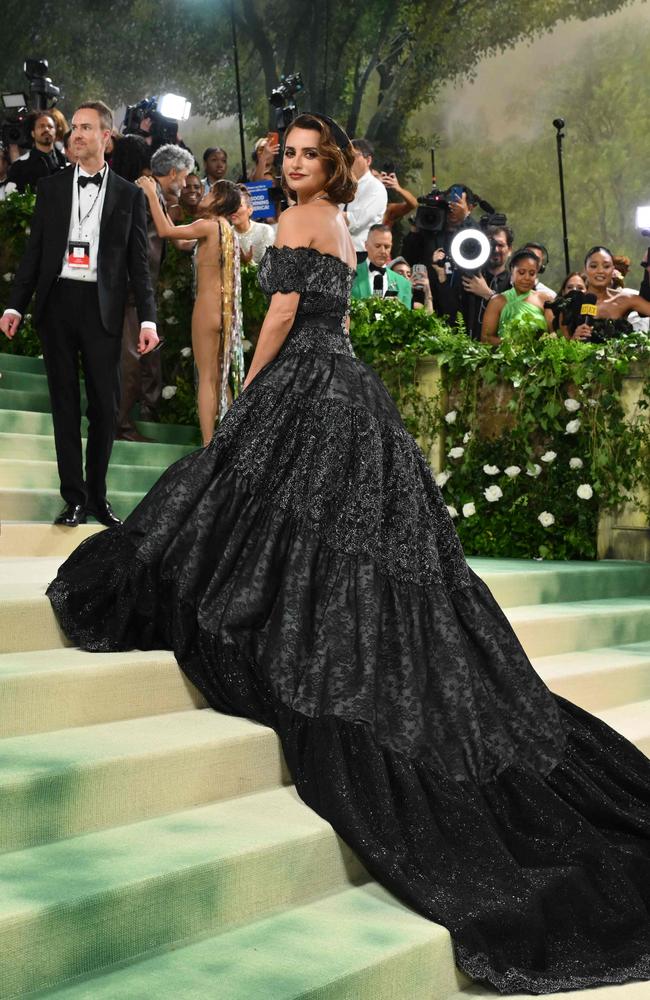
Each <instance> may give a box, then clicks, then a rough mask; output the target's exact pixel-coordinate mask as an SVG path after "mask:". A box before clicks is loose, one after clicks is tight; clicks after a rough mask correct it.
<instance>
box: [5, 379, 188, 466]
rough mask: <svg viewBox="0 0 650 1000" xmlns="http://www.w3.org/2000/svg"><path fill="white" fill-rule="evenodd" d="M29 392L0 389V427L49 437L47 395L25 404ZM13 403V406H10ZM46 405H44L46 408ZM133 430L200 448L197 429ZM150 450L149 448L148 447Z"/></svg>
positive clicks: (148, 426) (145, 426)
mask: <svg viewBox="0 0 650 1000" xmlns="http://www.w3.org/2000/svg"><path fill="white" fill-rule="evenodd" d="M29 395H30V394H29V393H24V392H18V391H17V390H15V389H0V409H1V410H2V411H3V412H2V419H1V420H0V425H1V426H2V430H3V431H4V432H5V433H9V432H13V433H16V434H51V433H52V413H51V411H50V401H49V396H47V398H45V397H43V398H41V396H40V395H39V396H38V404H39V405H37V406H33V407H30V406H29V405H28V402H29V400H28V398H27V397H28V396H29ZM12 403H15V404H16V405H12ZM46 404H47V405H46ZM87 427H88V421H87V419H86V418H85V417H82V419H81V430H82V434H85V432H86V430H87ZM136 427H138V429H139V430H140V433H141V434H144V436H145V437H150V438H153V439H154V440H155V441H157V442H159V443H160V444H176V445H185V446H186V447H187V450H189V451H192V450H193V449H194V448H198V447H200V445H201V434H200V431H199V429H198V427H184V426H181V425H179V424H158V423H148V422H145V421H140V420H138V421H136ZM149 447H151V446H149Z"/></svg>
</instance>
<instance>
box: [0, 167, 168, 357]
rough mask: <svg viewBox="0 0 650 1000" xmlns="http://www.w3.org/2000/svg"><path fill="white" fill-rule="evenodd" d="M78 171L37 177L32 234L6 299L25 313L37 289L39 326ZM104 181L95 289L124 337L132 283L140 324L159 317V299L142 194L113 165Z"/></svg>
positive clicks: (112, 327) (107, 322)
mask: <svg viewBox="0 0 650 1000" xmlns="http://www.w3.org/2000/svg"><path fill="white" fill-rule="evenodd" d="M74 174H75V171H74V169H73V168H72V167H68V168H67V169H66V170H61V171H60V172H59V173H57V174H53V175H52V176H51V177H44V178H43V179H42V180H40V181H39V183H38V189H37V194H36V208H35V210H34V215H33V217H32V223H31V233H30V235H29V240H28V242H27V247H26V249H25V253H24V255H23V258H22V260H21V262H20V264H19V265H18V270H17V271H16V276H15V278H14V282H13V286H12V289H11V293H10V296H9V302H8V303H7V305H8V307H9V308H10V309H15V310H16V311H17V312H19V313H21V314H22V315H24V314H25V312H26V311H27V307H28V306H29V303H30V300H31V297H32V295H33V294H34V291H36V303H35V307H34V322H35V324H36V325H37V326H38V323H39V321H40V320H42V318H43V316H44V314H45V312H46V310H47V300H48V296H49V294H50V292H51V291H52V288H53V287H54V283H55V281H56V279H57V277H58V275H59V273H60V271H61V265H62V262H63V255H64V253H65V252H66V250H67V248H68V232H69V227H70V212H71V211H72V185H73V183H74ZM105 184H106V194H105V195H104V205H103V208H102V217H101V222H100V227H99V250H98V255H97V294H98V297H99V312H100V315H101V319H102V323H103V325H104V327H105V328H106V330H107V331H108V332H109V333H110V334H111V335H112V336H114V337H121V335H122V323H123V320H124V307H125V305H126V296H127V286H128V283H129V282H130V284H131V288H132V290H133V295H134V298H135V303H136V306H137V311H138V318H139V320H140V322H141V323H142V322H145V321H149V322H152V323H155V322H156V303H155V296H154V290H153V287H152V284H151V276H150V274H149V261H148V246H147V218H146V212H145V199H144V193H143V192H142V190H141V189H140V188H139V187H136V185H135V184H131V183H130V182H129V181H125V180H124V178H123V177H120V176H119V175H118V174H115V173H113V171H112V170H110V169H109V170H108V171H107V176H106V180H105Z"/></svg>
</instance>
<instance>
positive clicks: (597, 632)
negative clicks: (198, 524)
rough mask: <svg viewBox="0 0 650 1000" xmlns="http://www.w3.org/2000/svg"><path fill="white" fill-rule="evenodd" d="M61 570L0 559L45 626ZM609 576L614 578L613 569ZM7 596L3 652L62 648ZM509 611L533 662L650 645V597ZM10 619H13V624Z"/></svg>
mask: <svg viewBox="0 0 650 1000" xmlns="http://www.w3.org/2000/svg"><path fill="white" fill-rule="evenodd" d="M18 492H21V491H18ZM22 493H23V494H28V493H30V491H29V490H25V491H22ZM2 495H3V491H2V490H0V509H1V507H2ZM39 495H40V494H39ZM123 497H129V498H130V502H131V503H132V505H133V506H135V504H136V502H137V496H136V495H135V494H125V493H123V494H120V493H114V494H113V495H112V499H115V500H116V502H115V504H114V506H115V509H116V511H117V512H118V513H119V512H120V511H123V510H124V507H125V506H126V503H125V502H123V501H122V500H121V498H123ZM59 509H60V498H59V500H58V506H57V505H54V510H56V511H57V512H58V510H59ZM70 530H72V531H74V530H76V529H70ZM59 562H60V560H59ZM56 565H57V564H56V563H55V562H54V561H50V560H44V561H42V562H41V561H40V560H38V559H22V560H21V559H20V558H18V559H10V560H3V559H0V574H4V576H5V577H6V575H7V573H11V574H12V578H19V579H20V580H21V581H23V582H22V583H21V590H20V594H21V597H23V598H24V599H28V598H29V599H30V601H33V600H38V599H40V600H42V601H43V602H44V603H45V604H47V607H46V608H44V609H43V610H42V612H41V617H40V619H39V621H41V622H42V621H47V620H48V616H51V617H52V618H53V613H52V612H51V611H50V609H49V602H47V601H46V599H45V598H44V597H43V596H42V595H43V594H44V592H45V588H46V586H47V584H48V583H49V581H50V580H51V579H53V577H54V576H55V575H56ZM607 572H608V573H609V572H610V571H609V569H608V570H607ZM16 575H17V576H16ZM614 575H616V571H615V570H614V571H613V572H612V576H614ZM0 578H3V577H0ZM3 593H4V594H6V596H7V597H10V598H11V600H12V606H11V609H9V608H5V607H4V606H3V605H2V604H0V652H12V651H15V650H20V649H25V648H26V647H25V643H26V642H29V647H28V648H30V649H49V648H54V647H55V646H57V645H59V644H60V643H59V642H57V641H56V640H55V641H52V638H51V637H52V634H53V633H52V630H51V628H48V629H47V631H46V633H45V634H44V635H43V637H41V635H40V632H39V631H38V629H35V628H32V629H31V630H30V631H29V633H20V632H19V631H17V630H16V629H15V628H12V627H11V625H10V620H11V617H13V616H15V615H16V614H17V613H18V609H17V605H16V599H17V595H16V593H15V592H14V591H13V590H10V591H9V592H7V591H6V590H3V588H2V585H0V597H1V596H2V595H3ZM505 610H506V614H507V617H508V618H509V620H510V622H511V623H512V625H513V627H514V629H515V632H516V633H517V635H518V636H519V639H520V640H521V642H522V644H523V646H524V649H525V650H526V652H527V653H528V655H529V656H530V657H531V658H534V657H541V656H551V655H555V654H559V653H564V652H573V651H580V650H587V649H593V648H599V647H605V646H622V645H627V644H629V643H637V642H646V641H648V640H650V596H648V597H646V596H639V597H620V598H607V599H599V600H585V601H570V602H564V603H561V604H542V605H523V606H516V607H511V608H508V607H506V609H505ZM7 615H10V618H9V619H7ZM3 626H4V628H3ZM5 633H6V635H5ZM11 635H13V637H14V638H13V640H12V644H11V645H7V642H9V641H10V640H9V638H7V637H9V636H11ZM21 643H22V644H21Z"/></svg>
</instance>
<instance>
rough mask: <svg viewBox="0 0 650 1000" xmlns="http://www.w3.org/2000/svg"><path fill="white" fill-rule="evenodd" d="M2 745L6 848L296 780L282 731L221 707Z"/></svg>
mask: <svg viewBox="0 0 650 1000" xmlns="http://www.w3.org/2000/svg"><path fill="white" fill-rule="evenodd" d="M170 727H171V728H170ZM166 736H167V740H166ZM0 746H1V747H2V753H3V756H2V759H3V768H2V770H1V771H0V793H1V797H2V801H3V810H2V813H1V814H0V853H2V854H8V853H12V852H15V851H21V850H24V849H28V848H30V847H37V846H41V845H44V844H47V843H55V842H60V841H64V840H67V839H69V838H70V837H78V836H83V835H85V834H88V833H91V832H93V831H99V830H107V829H110V828H111V827H116V826H124V825H125V824H129V823H137V822H140V821H145V820H147V819H150V818H152V817H154V816H163V815H168V814H170V813H174V812H178V811H179V810H185V809H189V808H192V807H194V806H197V805H206V804H208V803H215V802H220V801H225V800H228V799H232V798H237V797H239V796H241V795H249V794H252V793H254V792H256V791H260V790H262V789H268V788H275V787H280V786H284V785H288V784H290V777H289V774H288V772H287V769H286V765H285V763H284V758H283V755H282V751H281V748H280V743H279V740H278V738H277V736H276V734H275V733H274V732H273V730H271V729H269V728H267V727H264V726H260V725H258V724H256V723H254V722H250V721H248V720H244V719H239V718H237V717H235V716H226V715H220V714H219V713H217V712H213V711H212V710H211V709H196V708H192V709H188V710H185V711H180V712H170V713H166V714H160V715H156V716H148V717H142V718H137V719H128V720H122V721H119V722H109V723H100V724H97V725H93V726H79V727H76V728H68V729H61V730H55V731H53V732H50V733H47V734H43V733H38V734H34V735H27V736H17V737H13V738H6V739H4V740H2V742H1V743H0ZM40 747H42V748H43V749H42V756H41V758H40V759H39V753H38V752H39V748H40ZM15 761H17V762H18V765H19V766H18V767H16V766H15V764H14V762H15Z"/></svg>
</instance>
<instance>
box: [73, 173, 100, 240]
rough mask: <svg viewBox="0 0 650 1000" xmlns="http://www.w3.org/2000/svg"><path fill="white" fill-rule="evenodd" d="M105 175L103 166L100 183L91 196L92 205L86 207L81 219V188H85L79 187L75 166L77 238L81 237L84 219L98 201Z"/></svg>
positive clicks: (90, 213)
mask: <svg viewBox="0 0 650 1000" xmlns="http://www.w3.org/2000/svg"><path fill="white" fill-rule="evenodd" d="M105 177H106V167H104V172H103V173H102V179H101V181H100V183H99V185H98V187H97V194H96V195H95V197H94V198H93V202H92V205H91V206H90V208H89V209H88V211H87V212H86V214H85V215H84V217H83V219H82V218H81V192H82V190H85V189H82V188H80V187H79V170H78V168H77V178H76V181H77V219H78V225H77V232H78V234H79V237H78V238H79V239H81V227H82V226H83V224H84V222H85V221H86V219H88V218H89V216H90V215H92V212H93V210H94V208H95V205H96V204H97V202H98V201H99V196H100V194H101V193H102V184H103V183H104V178H105Z"/></svg>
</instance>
